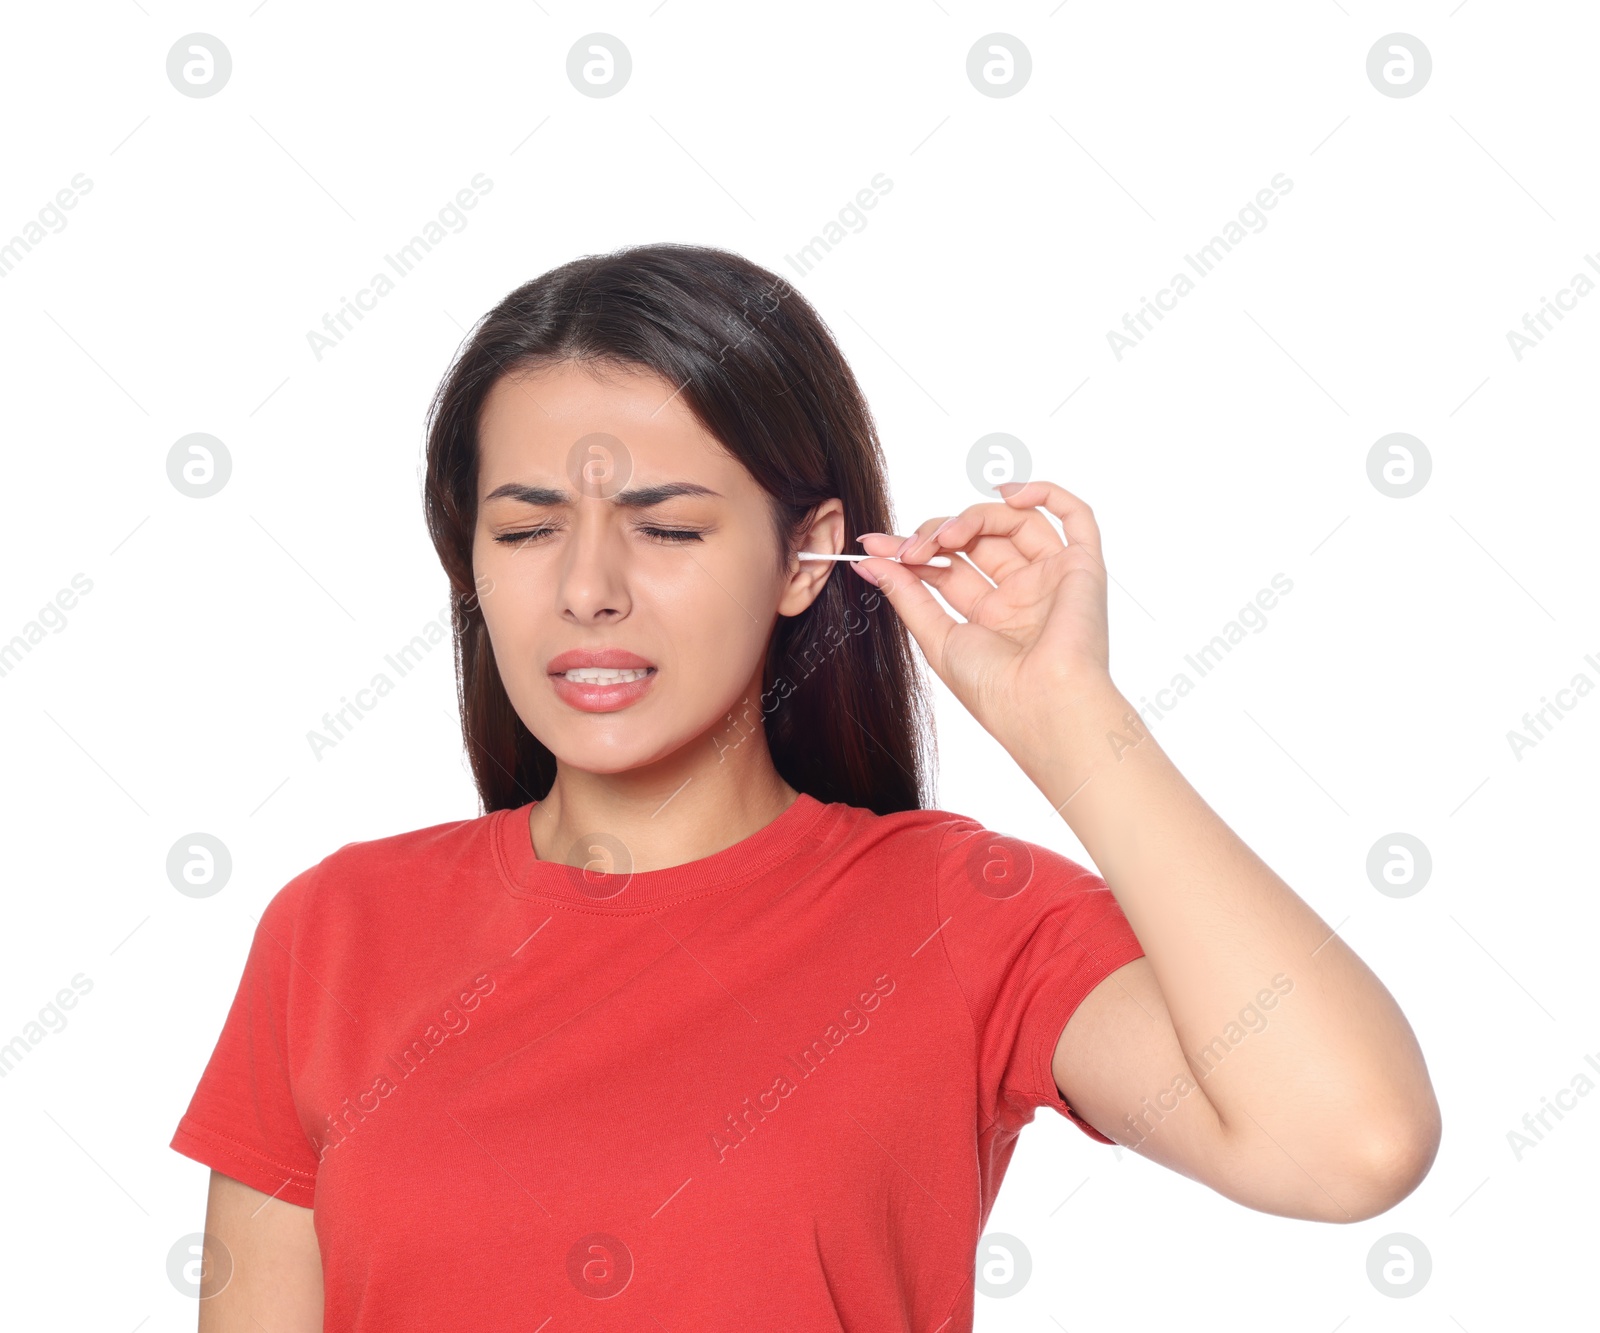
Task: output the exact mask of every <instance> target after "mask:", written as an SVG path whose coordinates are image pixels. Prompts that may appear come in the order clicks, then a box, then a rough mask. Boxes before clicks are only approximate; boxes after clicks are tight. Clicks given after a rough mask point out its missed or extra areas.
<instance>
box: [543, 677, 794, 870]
mask: <svg viewBox="0 0 1600 1333" xmlns="http://www.w3.org/2000/svg"><path fill="white" fill-rule="evenodd" d="M759 693H760V689H759V685H758V686H757V687H756V688H755V689H753V690H752V691H751V692H750V698H751V699H752V700H755V699H758V698H759ZM798 795H799V793H798V792H796V791H795V790H794V788H792V787H791V786H789V784H788V783H787V782H785V781H784V780H783V778H782V777H780V776H779V774H778V770H777V769H776V768H775V767H774V766H773V763H772V754H771V752H770V751H769V750H768V749H767V736H766V730H765V728H764V727H763V726H762V724H761V711H760V707H759V705H757V706H755V707H746V705H745V704H743V703H741V704H740V705H739V706H738V707H736V708H735V709H734V710H733V713H732V714H731V720H730V719H719V721H718V723H717V725H716V726H714V727H712V728H711V729H710V730H709V731H707V732H706V733H705V735H704V736H702V737H701V738H700V739H699V740H697V741H691V742H690V743H689V744H687V745H684V746H681V747H680V748H679V749H678V750H677V751H675V752H674V753H673V754H671V755H669V756H667V758H665V759H663V760H660V761H659V762H657V763H653V764H647V765H644V766H641V767H639V768H632V769H628V770H626V771H624V772H620V773H591V772H588V771H586V770H583V769H578V768H573V767H572V766H570V765H568V764H563V763H562V762H561V761H560V760H559V759H558V760H557V762H556V779H555V782H554V783H553V784H552V786H551V788H550V793H549V795H548V796H546V797H545V799H544V800H542V801H540V802H539V803H538V804H537V805H536V806H534V808H533V813H532V814H531V815H530V817H529V820H528V828H529V834H530V836H531V837H532V839H533V849H534V852H535V854H536V855H537V856H538V857H539V859H540V860H541V861H554V862H560V863H562V864H564V865H586V864H592V863H594V862H595V860H596V858H597V857H598V858H600V859H601V860H602V861H604V862H606V866H607V868H608V869H610V868H615V869H616V870H629V871H644V870H660V869H664V868H666V867H669V866H677V865H683V864H685V863H687V862H689V861H698V860H701V859H702V858H704V857H707V856H710V855H711V854H712V853H714V852H719V851H721V850H722V849H723V848H725V847H731V846H732V845H733V844H734V843H736V842H740V841H742V840H743V839H745V838H747V837H749V836H750V835H751V834H753V833H755V832H757V831H759V830H760V829H763V828H765V827H766V826H767V825H768V824H770V823H771V822H772V821H773V820H774V819H776V818H777V817H778V816H779V815H781V814H782V813H783V812H784V811H785V810H787V809H788V808H789V807H790V805H792V804H793V803H794V801H795V798H796V797H797V796H798ZM612 858H615V859H616V864H615V865H614V867H613V865H612ZM623 862H627V864H623Z"/></svg>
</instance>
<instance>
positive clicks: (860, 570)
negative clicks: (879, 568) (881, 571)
mask: <svg viewBox="0 0 1600 1333" xmlns="http://www.w3.org/2000/svg"><path fill="white" fill-rule="evenodd" d="M851 568H852V569H854V570H855V572H856V573H857V574H859V575H861V577H862V578H864V579H865V580H866V581H867V582H868V583H870V584H871V585H872V586H873V587H874V588H877V587H880V586H881V585H880V584H879V582H878V576H877V575H876V574H874V573H873V572H872V571H871V570H870V569H868V568H867V567H866V566H865V565H863V564H861V563H860V562H859V561H858V562H856V563H855V564H853V565H852V566H851Z"/></svg>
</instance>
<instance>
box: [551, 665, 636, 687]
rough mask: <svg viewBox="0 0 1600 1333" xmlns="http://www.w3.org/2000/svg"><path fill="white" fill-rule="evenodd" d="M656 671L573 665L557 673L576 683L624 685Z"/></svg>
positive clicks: (564, 678)
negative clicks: (570, 668) (568, 669)
mask: <svg viewBox="0 0 1600 1333" xmlns="http://www.w3.org/2000/svg"><path fill="white" fill-rule="evenodd" d="M654 671H655V668H654V667H573V668H572V670H570V671H558V672H556V673H555V674H556V675H558V676H560V677H561V678H562V679H563V680H569V681H571V682H572V683H573V684H574V685H624V684H627V683H628V682H629V681H634V680H643V679H644V678H645V677H646V676H648V675H650V674H651V673H653V672H654Z"/></svg>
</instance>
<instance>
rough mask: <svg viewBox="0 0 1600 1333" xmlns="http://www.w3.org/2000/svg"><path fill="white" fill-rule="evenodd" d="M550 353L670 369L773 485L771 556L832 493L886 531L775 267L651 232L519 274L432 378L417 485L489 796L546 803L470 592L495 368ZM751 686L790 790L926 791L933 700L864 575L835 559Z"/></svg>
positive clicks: (892, 797) (522, 367)
mask: <svg viewBox="0 0 1600 1333" xmlns="http://www.w3.org/2000/svg"><path fill="white" fill-rule="evenodd" d="M561 362H575V363H578V364H588V365H591V366H593V367H594V368H595V369H597V370H602V369H604V368H605V367H607V366H623V367H628V368H636V367H644V368H646V369H649V370H652V371H654V372H655V373H656V374H658V375H659V376H661V378H662V379H664V380H666V381H667V382H669V383H671V384H673V385H680V386H682V387H681V391H680V396H681V397H682V399H683V401H684V403H685V404H686V405H687V406H688V408H689V409H690V411H691V412H693V414H694V415H695V417H696V418H698V420H699V421H700V423H701V425H702V426H704V428H705V429H706V430H707V431H708V432H709V433H710V434H711V435H712V436H714V437H715V438H716V439H717V440H718V441H720V442H721V444H722V445H723V447H724V448H726V449H727V450H728V452H729V453H730V454H731V455H732V456H733V457H735V458H737V459H738V460H739V461H740V462H741V463H742V464H743V465H744V466H745V468H746V469H747V470H748V471H749V472H750V475H751V476H752V477H754V478H755V480H756V482H757V483H758V484H759V485H760V486H761V487H762V489H763V490H764V491H765V492H766V493H767V495H768V496H769V497H770V503H771V506H772V512H773V524H774V543H773V545H774V559H775V564H776V567H777V568H779V569H786V568H788V567H789V566H788V562H789V559H790V557H791V555H792V553H793V552H794V551H795V550H798V549H799V542H798V539H799V536H800V535H801V528H802V525H803V524H804V522H805V520H806V519H807V518H808V516H809V515H810V514H811V512H812V511H813V510H814V509H815V507H816V506H817V505H819V504H820V503H822V502H823V501H824V500H827V499H829V498H831V497H834V496H837V497H838V498H839V499H840V500H841V501H842V502H843V504H844V525H845V532H846V533H864V532H893V531H894V526H893V523H892V521H891V519H892V516H891V514H890V511H889V505H888V487H887V485H886V484H885V479H884V460H883V450H882V446H881V444H880V442H879V439H878V434H877V428H876V426H875V424H874V422H873V419H872V414H871V412H870V410H869V409H868V407H867V403H866V400H865V398H864V397H863V395H862V393H861V388H860V386H859V385H858V384H857V383H856V379H855V376H854V374H853V373H852V372H851V370H850V367H849V365H848V364H847V363H846V361H845V359H844V356H843V354H842V353H841V352H840V350H839V347H838V345H837V344H836V343H835V341H834V339H833V335H832V333H831V332H830V330H829V329H828V327H827V325H826V324H824V323H823V321H822V319H821V317H820V316H819V315H818V314H817V312H816V311H815V310H814V309H813V308H812V307H811V305H810V304H809V303H808V302H807V301H806V299H805V298H804V297H803V296H802V295H801V294H800V293H799V292H798V291H796V290H795V289H794V288H793V287H792V286H790V285H789V283H788V282H787V281H785V280H784V279H783V278H781V277H778V276H777V275H775V274H773V273H770V272H768V271H767V270H766V269H764V268H762V267H760V266H759V265H757V264H753V263H751V262H750V261H749V260H747V259H745V258H743V257H742V256H740V255H736V254H733V253H730V252H729V251H726V250H718V249H713V248H709V247H705V246H694V245H673V244H659V245H641V246H633V247H630V248H627V249H623V250H617V251H614V252H612V253H610V254H605V255H588V256H585V257H583V258H581V259H575V260H573V261H572V262H570V263H567V264H563V265H561V266H560V267H558V268H554V269H551V270H550V271H549V272H547V273H545V274H543V275H542V276H540V277H537V278H535V279H533V281H531V282H528V283H525V284H524V285H523V286H521V287H518V288H517V289H516V290H515V291H513V292H511V293H510V294H509V295H508V296H507V297H506V298H505V299H504V300H503V301H501V302H500V304H499V305H497V306H496V307H495V308H494V309H493V310H491V311H489V313H488V314H487V315H485V316H484V317H483V318H482V319H481V320H480V321H479V322H478V324H477V326H476V327H475V328H474V329H473V331H472V332H471V334H470V335H469V336H468V338H467V339H466V341H465V342H464V343H463V345H462V348H461V350H460V352H459V353H458V355H457V358H456V360H455V362H454V364H453V365H452V366H451V367H450V369H449V371H448V372H447V373H446V375H445V378H444V379H443V380H442V381H441V383H440V385H439V388H438V390H437V391H436V392H435V394H434V397H433V401H432V403H431V405H430V407H429V410H428V424H427V469H426V477H425V481H424V487H423V507H424V510H425V513H426V516H427V523H428V531H429V535H430V536H431V537H432V539H433V545H434V549H435V550H436V551H437V552H438V554H439V559H440V562H441V563H442V564H443V565H444V570H445V573H446V575H447V576H448V577H449V580H450V590H451V597H450V600H451V608H452V616H451V618H452V621H453V631H454V638H455V659H456V685H457V698H458V703H459V707H460V713H461V731H462V736H463V738H464V740H465V742H466V748H467V754H468V758H469V762H470V763H471V766H472V774H473V778H474V781H475V782H476V784H477V788H478V795H479V799H480V800H481V802H482V804H483V809H484V812H485V813H487V812H489V811H493V810H500V809H515V808H517V807H518V806H521V805H525V804H526V803H527V802H529V801H532V800H541V801H542V800H543V799H544V798H545V797H546V796H547V795H548V794H549V791H550V787H551V784H552V783H553V782H554V781H555V777H556V762H555V756H554V755H553V754H552V753H551V752H550V751H549V749H547V748H546V747H545V746H544V745H543V744H542V743H541V742H540V741H539V739H538V737H536V736H534V735H533V734H531V733H530V732H529V731H528V729H527V727H526V726H525V725H524V724H523V722H522V719H521V718H520V717H518V715H517V713H516V710H515V709H514V708H513V707H512V706H511V700H510V698H509V697H508V695H507V694H506V690H505V685H504V684H503V682H502V681H501V678H500V673H499V670H498V669H497V667H496V665H495V661H494V653H493V650H492V648H491V645H490V642H489V634H488V630H487V628H486V626H485V624H484V618H483V611H482V608H481V607H480V606H479V604H478V597H477V589H476V587H475V585H474V579H473V569H472V541H473V532H474V529H475V527H476V525H477V518H478V515H477V485H478V420H479V414H480V411H481V409H482V407H483V403H484V400H485V398H486V397H487V396H488V394H489V390H490V389H491V388H492V387H493V386H494V384H495V383H496V381H498V380H499V379H500V378H501V377H502V376H505V375H511V374H516V373H519V372H524V371H527V370H530V369H533V368H536V367H541V366H546V365H551V364H557V363H561ZM847 541H848V543H849V544H848V546H847V548H846V550H847V552H848V553H850V554H859V553H861V548H860V546H859V544H858V543H857V542H856V540H855V537H854V536H850V537H848V538H847ZM856 584H861V586H860V587H859V588H857V587H856V586H855V585H856ZM762 689H763V694H762V702H761V709H760V712H761V716H760V718H759V719H756V718H754V717H746V718H742V719H737V720H736V721H737V722H738V723H739V724H740V725H745V726H748V727H753V726H755V725H758V724H759V725H761V726H762V727H763V728H764V729H765V733H766V739H767V746H768V749H769V750H770V751H771V754H772V760H773V763H774V765H775V766H776V768H777V771H778V773H779V774H780V775H781V776H782V778H783V780H784V781H785V782H787V783H788V784H789V785H790V786H791V787H793V788H794V789H795V790H797V791H803V792H806V793H807V794H809V795H811V796H814V797H815V798H816V799H817V800H819V801H825V802H827V801H842V802H845V803H846V804H849V805H855V806H860V807H863V808H865V809H869V810H873V811H875V812H877V813H878V814H889V813H892V812H894V811H898V810H916V809H921V808H922V807H923V792H924V788H925V785H926V782H927V772H928V765H929V762H930V760H931V757H932V756H931V751H932V734H933V733H932V716H931V709H930V706H929V701H928V697H927V693H926V687H925V683H924V681H923V677H922V674H921V672H920V670H919V669H918V667H917V665H916V663H915V661H914V660H913V657H912V648H911V642H910V638H909V636H908V634H907V632H906V630H905V627H904V626H903V625H902V623H901V622H900V619H899V616H898V615H897V613H896V612H895V610H894V608H893V607H891V606H890V605H889V604H888V602H887V600H886V599H884V598H883V597H882V596H881V595H880V594H878V593H877V592H876V591H875V590H873V589H871V588H870V587H868V586H867V585H866V584H865V583H863V582H862V581H861V580H859V579H857V578H855V577H854V576H853V575H851V576H849V577H845V576H844V575H843V571H842V570H836V571H835V573H834V574H833V575H832V576H831V577H830V578H829V579H828V581H827V582H826V583H825V584H824V585H823V589H822V592H821V593H820V594H819V595H818V596H817V598H816V599H815V600H814V601H813V602H812V604H811V605H810V606H809V607H808V608H806V610H805V611H803V612H801V613H800V614H799V615H796V616H780V617H779V618H778V622H777V625H776V627H775V628H774V630H773V634H772V637H771V640H770V642H769V643H768V647H767V655H766V662H765V667H764V670H763V682H762Z"/></svg>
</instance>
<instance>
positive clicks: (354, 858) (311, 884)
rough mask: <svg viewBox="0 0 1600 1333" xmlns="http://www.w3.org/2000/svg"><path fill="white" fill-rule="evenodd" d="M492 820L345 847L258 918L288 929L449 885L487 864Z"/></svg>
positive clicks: (298, 878) (305, 874)
mask: <svg viewBox="0 0 1600 1333" xmlns="http://www.w3.org/2000/svg"><path fill="white" fill-rule="evenodd" d="M494 820H495V812H491V813H490V814H487V815H479V816H477V817H475V818H471V819H454V820H448V821H446V822H444V823H439V824H429V825H427V826H426V827H424V828H417V829H408V830H405V831H404V832H400V833H391V834H387V835H384V836H382V837H377V838H364V839H358V840H356V841H353V842H347V843H344V844H343V845H341V846H340V847H338V848H336V849H335V850H334V851H332V852H329V853H328V855H326V856H325V857H323V858H322V860H320V861H318V862H317V863H316V864H315V865H312V866H309V867H307V868H306V869H305V870H302V871H301V872H300V873H299V874H298V875H296V876H295V877H294V878H293V879H291V880H290V881H289V882H288V883H287V884H285V885H284V886H283V887H282V888H281V889H279V890H278V892H277V893H276V894H274V895H273V898H272V900H271V902H270V903H268V905H267V908H266V911H265V912H264V913H263V918H262V919H263V920H264V921H265V920H267V919H268V918H276V919H278V920H281V921H284V922H286V923H289V924H291V925H292V924H293V923H294V922H296V921H298V920H299V919H300V918H302V917H304V916H306V915H308V914H326V913H329V912H333V913H345V912H351V911H355V912H357V913H360V912H361V911H362V909H363V908H365V907H367V906H369V905H376V906H384V907H388V908H390V909H392V908H393V906H394V905H395V903H396V902H397V900H398V901H403V900H405V899H406V898H407V897H409V896H410V895H409V894H408V893H407V890H412V889H416V888H419V887H421V886H424V885H427V884H428V883H430V882H437V881H441V880H448V879H449V878H451V877H452V872H454V871H457V870H461V869H468V868H470V867H471V866H472V865H473V863H474V861H475V859H476V858H482V860H483V862H485V863H487V862H488V861H489V858H490V856H491V852H490V848H489V838H490V835H491V833H492V831H493V828H494Z"/></svg>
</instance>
